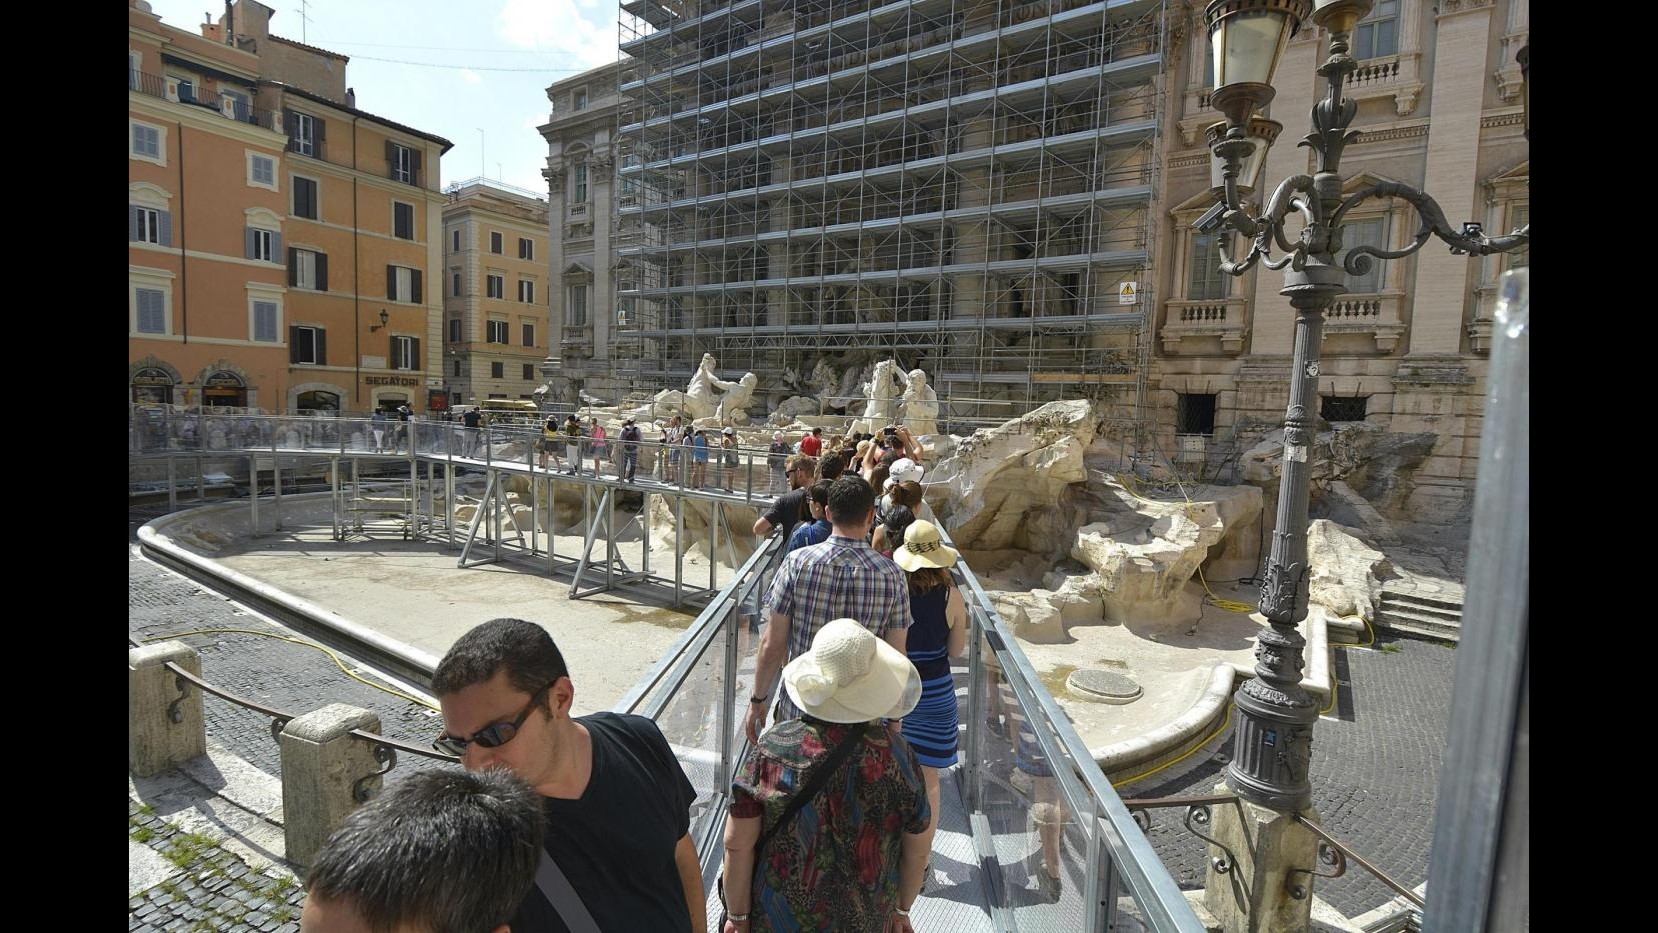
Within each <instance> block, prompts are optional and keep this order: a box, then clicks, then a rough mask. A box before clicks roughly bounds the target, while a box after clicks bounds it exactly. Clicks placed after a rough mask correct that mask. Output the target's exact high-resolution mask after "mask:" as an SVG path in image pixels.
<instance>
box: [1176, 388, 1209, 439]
mask: <svg viewBox="0 0 1658 933" xmlns="http://www.w3.org/2000/svg"><path fill="white" fill-rule="evenodd" d="M1174 430H1175V433H1176V434H1214V433H1215V397H1214V396H1213V395H1186V394H1184V393H1182V394H1181V395H1180V397H1179V399H1178V401H1177V403H1176V405H1175V428H1174Z"/></svg>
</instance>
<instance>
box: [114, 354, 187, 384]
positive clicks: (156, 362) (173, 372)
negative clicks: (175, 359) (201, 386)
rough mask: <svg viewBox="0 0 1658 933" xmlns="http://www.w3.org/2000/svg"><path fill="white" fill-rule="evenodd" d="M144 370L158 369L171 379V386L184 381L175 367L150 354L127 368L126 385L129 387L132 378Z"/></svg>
mask: <svg viewBox="0 0 1658 933" xmlns="http://www.w3.org/2000/svg"><path fill="white" fill-rule="evenodd" d="M145 369H159V370H161V371H162V372H164V373H166V374H167V375H169V376H171V377H173V385H175V386H177V385H178V384H179V383H181V382H183V381H184V376H183V375H181V374H180V373H179V371H178V367H177V366H174V365H173V364H172V363H169V362H167V361H166V360H164V359H162V358H160V357H158V356H156V355H154V354H151V355H149V356H146V357H144V358H143V359H141V360H139V361H138V362H136V363H131V364H129V365H128V366H127V384H128V385H131V384H132V380H133V377H134V376H137V375H138V373H139V371H140V370H145Z"/></svg>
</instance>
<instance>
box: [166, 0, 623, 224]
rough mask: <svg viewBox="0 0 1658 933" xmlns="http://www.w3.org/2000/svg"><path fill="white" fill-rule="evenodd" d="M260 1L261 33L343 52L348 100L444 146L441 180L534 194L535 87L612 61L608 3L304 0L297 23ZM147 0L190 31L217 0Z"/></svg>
mask: <svg viewBox="0 0 1658 933" xmlns="http://www.w3.org/2000/svg"><path fill="white" fill-rule="evenodd" d="M264 2H265V4H266V5H267V6H270V7H272V8H274V9H275V10H276V14H275V15H274V16H272V17H271V32H273V33H275V34H276V35H279V36H282V37H284V38H288V39H299V40H302V41H305V42H307V43H309V44H311V45H315V46H320V47H322V48H325V49H328V50H330V51H334V52H339V53H340V54H342V55H349V56H351V61H350V63H349V64H348V65H347V66H346V83H347V84H348V85H349V86H351V87H354V88H356V89H357V106H358V107H360V108H362V109H363V110H366V111H368V112H369V113H373V114H377V115H379V116H383V117H385V118H387V119H389V120H395V121H397V122H399V123H403V124H406V125H408V126H412V127H415V128H417V129H422V130H427V131H430V132H433V133H436V134H437V135H439V136H442V137H444V138H445V139H448V140H449V141H450V142H452V143H454V144H455V147H454V148H453V149H450V150H449V154H448V155H446V156H444V157H443V183H444V184H445V185H447V184H449V183H450V182H452V181H458V180H462V179H467V178H475V177H477V176H478V175H480V174H486V175H488V176H489V177H490V178H497V177H499V178H500V179H501V180H503V181H505V182H506V183H507V184H511V185H517V186H518V187H520V188H528V189H530V190H532V191H538V192H542V193H543V194H544V193H545V192H546V182H544V181H542V179H541V169H542V167H543V166H544V165H546V160H547V146H546V143H545V142H544V141H543V140H542V138H541V135H540V134H539V133H537V132H536V131H535V128H536V127H537V126H539V125H540V124H542V123H545V122H546V121H547V94H546V88H547V85H549V84H551V83H553V82H554V81H558V80H562V79H564V78H567V77H570V76H571V75H574V74H576V73H578V72H580V71H584V70H586V69H588V68H592V67H594V66H596V65H602V64H604V63H606V62H612V61H615V60H616V8H617V3H616V0H306V3H305V11H306V14H305V15H306V17H307V21H306V22H305V24H304V28H303V29H301V22H300V0H264ZM150 6H151V9H152V11H153V12H155V13H157V14H159V15H160V16H161V18H162V22H164V23H166V24H167V25H170V26H175V27H177V28H180V29H187V30H190V31H191V32H197V33H199V28H198V27H199V26H200V24H201V23H202V22H203V21H204V19H205V17H204V16H203V13H204V12H205V11H207V10H212V11H213V18H214V19H215V20H217V19H218V17H219V16H221V15H222V14H223V13H224V3H223V0H150ZM375 59H395V60H396V61H377V60H375ZM406 62H412V63H416V64H403V63H406ZM491 69H514V70H491ZM518 69H523V70H518ZM479 129H482V130H483V134H482V135H481V136H480V134H479V132H478V130H479Z"/></svg>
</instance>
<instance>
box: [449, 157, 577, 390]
mask: <svg viewBox="0 0 1658 933" xmlns="http://www.w3.org/2000/svg"><path fill="white" fill-rule="evenodd" d="M445 193H446V194H447V195H448V197H449V200H448V202H447V203H446V204H445V205H444V209H443V230H444V233H443V247H444V260H443V263H444V264H443V318H444V324H443V326H444V337H443V339H444V344H443V347H444V356H443V385H444V391H445V392H447V393H448V395H449V400H450V407H451V408H454V407H456V406H460V405H475V404H477V403H479V402H482V401H485V400H488V399H522V400H527V401H529V400H534V399H536V398H538V394H537V393H536V389H537V388H539V387H540V385H541V377H540V367H541V363H542V361H543V360H544V359H545V358H546V356H547V339H548V333H549V332H548V329H547V303H548V300H549V292H550V288H549V285H548V283H549V281H550V279H549V277H548V272H547V270H548V265H547V263H548V248H547V230H548V228H547V201H546V200H545V199H544V198H541V197H538V196H537V195H536V194H535V193H534V192H532V191H525V190H523V189H520V188H514V187H512V186H510V185H504V184H501V183H499V182H495V181H490V180H488V179H484V178H473V179H470V180H467V181H461V182H456V183H455V184H453V185H451V186H449V187H448V188H447V189H445Z"/></svg>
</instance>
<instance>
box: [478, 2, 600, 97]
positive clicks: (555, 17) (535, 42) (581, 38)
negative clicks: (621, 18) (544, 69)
mask: <svg viewBox="0 0 1658 933" xmlns="http://www.w3.org/2000/svg"><path fill="white" fill-rule="evenodd" d="M583 10H587V11H590V12H583ZM616 10H617V6H616V3H615V2H614V0H506V3H505V4H504V5H503V6H502V9H501V14H500V16H499V17H497V18H496V23H495V25H496V31H497V32H498V33H499V34H500V36H501V38H502V39H504V40H505V41H507V42H510V43H512V44H513V45H516V46H519V47H520V48H528V49H537V50H541V51H545V52H546V53H547V55H548V59H549V65H550V66H551V67H557V68H581V69H587V68H595V67H597V66H599V65H604V64H607V63H609V62H613V61H615V60H616V55H617V53H616ZM568 76H569V75H568V74H561V75H559V76H558V78H563V77H568ZM558 78H554V80H558ZM549 83H550V82H549Z"/></svg>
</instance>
